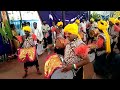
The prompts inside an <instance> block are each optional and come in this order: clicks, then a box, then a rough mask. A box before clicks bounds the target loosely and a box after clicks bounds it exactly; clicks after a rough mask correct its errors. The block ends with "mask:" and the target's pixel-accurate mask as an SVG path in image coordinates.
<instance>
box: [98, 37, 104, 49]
mask: <svg viewBox="0 0 120 90" xmlns="http://www.w3.org/2000/svg"><path fill="white" fill-rule="evenodd" d="M103 44H104V39H103V38H101V37H99V38H98V40H97V42H96V45H97V47H98V48H101V47H103Z"/></svg>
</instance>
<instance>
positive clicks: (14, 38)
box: [10, 24, 19, 54]
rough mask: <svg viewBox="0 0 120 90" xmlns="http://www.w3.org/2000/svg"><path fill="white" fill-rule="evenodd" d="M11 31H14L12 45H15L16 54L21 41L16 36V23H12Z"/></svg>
mask: <svg viewBox="0 0 120 90" xmlns="http://www.w3.org/2000/svg"><path fill="white" fill-rule="evenodd" d="M10 28H11V31H12V35H13V40H12V45H13V54H16V52H17V49H18V47H19V41H18V40H17V38H16V36H18V34H17V32H16V28H15V25H14V24H11V25H10Z"/></svg>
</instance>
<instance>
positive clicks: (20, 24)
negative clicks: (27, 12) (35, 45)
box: [19, 11, 22, 28]
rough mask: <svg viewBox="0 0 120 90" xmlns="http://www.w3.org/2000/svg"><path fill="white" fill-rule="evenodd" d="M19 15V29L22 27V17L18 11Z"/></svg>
mask: <svg viewBox="0 0 120 90" xmlns="http://www.w3.org/2000/svg"><path fill="white" fill-rule="evenodd" d="M19 13H20V28H21V27H22V15H21V11H19Z"/></svg>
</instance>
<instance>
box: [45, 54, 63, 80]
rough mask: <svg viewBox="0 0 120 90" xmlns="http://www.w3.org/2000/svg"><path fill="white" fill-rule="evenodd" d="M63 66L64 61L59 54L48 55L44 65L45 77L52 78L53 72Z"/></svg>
mask: <svg viewBox="0 0 120 90" xmlns="http://www.w3.org/2000/svg"><path fill="white" fill-rule="evenodd" d="M60 67H62V61H61V59H60V58H59V56H58V55H57V54H53V55H51V56H48V57H47V59H46V62H45V66H44V74H45V78H50V77H51V75H52V74H53V72H54V71H55V70H56V69H57V68H60Z"/></svg>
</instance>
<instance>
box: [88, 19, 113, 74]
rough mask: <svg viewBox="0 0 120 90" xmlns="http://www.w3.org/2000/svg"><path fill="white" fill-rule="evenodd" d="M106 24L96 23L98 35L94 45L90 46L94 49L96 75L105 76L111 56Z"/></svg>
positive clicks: (104, 22) (101, 21) (102, 22)
mask: <svg viewBox="0 0 120 90" xmlns="http://www.w3.org/2000/svg"><path fill="white" fill-rule="evenodd" d="M108 26H109V25H108V23H107V22H106V21H103V20H100V21H99V22H98V29H99V31H100V34H99V35H98V39H97V41H96V43H94V44H92V45H90V47H91V48H92V49H93V48H94V49H96V58H95V62H94V69H95V72H96V73H97V74H100V75H107V74H108V71H109V69H108V64H109V63H108V62H109V61H110V59H111V58H110V57H109V56H111V54H110V53H111V44H110V35H109V34H108V31H107V29H108Z"/></svg>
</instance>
